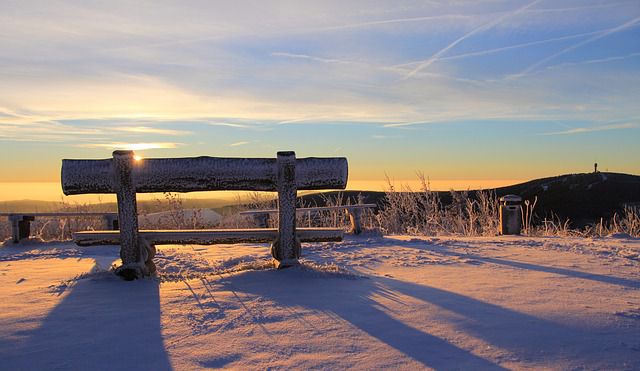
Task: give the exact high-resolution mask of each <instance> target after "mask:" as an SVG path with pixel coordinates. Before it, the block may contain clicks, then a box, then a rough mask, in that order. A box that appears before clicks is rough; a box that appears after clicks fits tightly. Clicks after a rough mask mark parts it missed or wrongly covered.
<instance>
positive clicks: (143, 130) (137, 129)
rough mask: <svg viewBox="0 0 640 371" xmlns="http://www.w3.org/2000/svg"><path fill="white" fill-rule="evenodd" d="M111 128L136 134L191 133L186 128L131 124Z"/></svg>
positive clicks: (171, 134)
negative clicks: (129, 125)
mask: <svg viewBox="0 0 640 371" xmlns="http://www.w3.org/2000/svg"><path fill="white" fill-rule="evenodd" d="M113 130H117V131H124V132H127V133H136V134H159V135H170V136H173V135H190V134H193V133H192V132H190V131H186V130H173V129H160V128H153V127H149V126H131V127H115V128H113Z"/></svg>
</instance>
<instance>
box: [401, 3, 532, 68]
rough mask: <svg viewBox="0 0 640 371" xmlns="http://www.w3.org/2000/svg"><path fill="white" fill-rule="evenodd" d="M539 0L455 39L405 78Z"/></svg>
mask: <svg viewBox="0 0 640 371" xmlns="http://www.w3.org/2000/svg"><path fill="white" fill-rule="evenodd" d="M540 1H541V0H534V1H532V2H530V3H529V4H527V5H525V6H523V7H520V8H518V9H516V10H514V11H512V12H509V13H506V14H504V15H502V16H500V17H498V18H496V19H495V20H493V21H491V22H489V23H485V24H483V25H482V26H480V27H476V28H474V29H473V30H471V31H470V32H467V33H466V34H464V35H462V36H461V37H459V38H457V39H456V40H455V41H453V42H452V43H450V44H449V45H447V46H445V47H444V48H443V49H440V50H439V51H438V52H436V53H435V54H434V55H432V56H431V57H430V58H429V59H426V60H425V61H423V62H422V63H420V64H419V65H418V66H417V67H416V68H414V69H413V70H411V72H409V73H408V74H407V75H406V76H405V78H410V77H412V76H413V75H415V74H416V73H418V72H420V70H422V69H424V68H426V67H429V66H430V65H431V64H432V63H433V62H435V61H436V60H438V59H439V58H440V56H442V55H443V54H445V53H446V52H448V51H449V50H451V49H453V48H454V47H455V46H456V45H458V44H460V43H461V42H463V41H464V40H466V39H468V38H469V37H471V36H473V35H475V34H478V33H480V32H483V31H486V30H488V29H490V28H492V27H494V26H496V25H498V24H499V23H501V22H503V21H504V20H506V19H507V18H510V17H513V16H516V15H518V14H520V13H522V12H523V11H525V10H527V9H528V8H530V7H532V6H534V5H535V4H537V3H539V2H540Z"/></svg>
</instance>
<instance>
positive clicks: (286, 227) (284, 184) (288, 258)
mask: <svg viewBox="0 0 640 371" xmlns="http://www.w3.org/2000/svg"><path fill="white" fill-rule="evenodd" d="M277 166H278V174H277V183H278V185H277V187H278V238H277V239H276V240H275V241H274V242H273V244H272V245H271V255H272V256H273V258H274V259H275V265H276V267H277V268H278V269H280V268H286V267H290V266H292V265H296V264H298V258H299V257H300V241H299V240H298V239H297V238H296V196H297V187H296V154H295V153H294V152H278V159H277Z"/></svg>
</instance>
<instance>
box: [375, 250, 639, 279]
mask: <svg viewBox="0 0 640 371" xmlns="http://www.w3.org/2000/svg"><path fill="white" fill-rule="evenodd" d="M380 240H381V241H380V245H385V246H399V247H406V248H413V249H419V250H428V251H433V252H436V253H440V254H442V255H448V256H456V257H460V258H469V259H474V260H478V261H482V262H486V263H493V264H498V265H506V266H510V267H513V268H520V269H528V270H534V271H538V272H546V273H553V274H558V275H563V276H567V277H575V278H581V279H585V280H592V281H598V282H603V283H608V284H612V285H619V286H626V287H630V288H634V289H638V288H640V281H636V280H630V279H627V278H620V277H614V276H607V275H603V274H596V273H588V272H581V271H577V270H572V269H566V268H558V267H549V266H545V265H539V264H533V263H524V262H519V261H513V260H507V259H499V258H492V257H487V256H481V255H476V254H472V253H466V252H464V253H462V252H457V251H454V250H453V249H452V248H451V247H450V246H447V245H440V244H437V243H433V242H430V241H423V240H419V239H413V240H409V241H402V240H396V239H385V238H382V239H380Z"/></svg>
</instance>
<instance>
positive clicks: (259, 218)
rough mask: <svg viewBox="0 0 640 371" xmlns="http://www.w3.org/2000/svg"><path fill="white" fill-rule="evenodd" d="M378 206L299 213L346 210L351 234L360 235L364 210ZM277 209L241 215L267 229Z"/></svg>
mask: <svg viewBox="0 0 640 371" xmlns="http://www.w3.org/2000/svg"><path fill="white" fill-rule="evenodd" d="M377 206H378V205H376V204H356V205H343V206H322V207H301V208H297V209H296V212H297V213H308V214H312V213H319V212H321V211H330V210H345V211H346V212H347V214H348V215H349V221H350V222H351V228H350V229H349V231H348V232H349V233H353V234H355V235H358V234H360V233H362V210H364V209H373V208H376V207H377ZM277 212H278V210H276V209H269V210H248V211H241V212H240V214H241V215H250V216H253V219H254V220H255V222H256V224H257V226H258V227H259V228H267V227H268V226H269V216H270V215H271V214H275V213H277Z"/></svg>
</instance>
